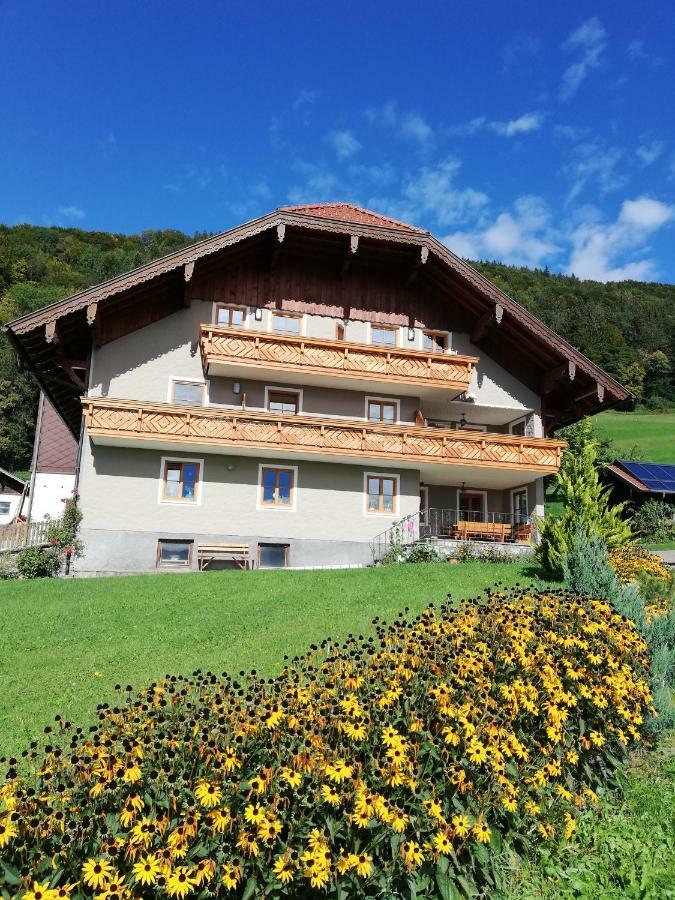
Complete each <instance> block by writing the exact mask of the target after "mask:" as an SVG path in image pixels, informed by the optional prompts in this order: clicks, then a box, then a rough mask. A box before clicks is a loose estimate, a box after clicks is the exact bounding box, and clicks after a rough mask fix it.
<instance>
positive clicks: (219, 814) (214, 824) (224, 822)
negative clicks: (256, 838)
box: [209, 809, 232, 834]
mask: <svg viewBox="0 0 675 900" xmlns="http://www.w3.org/2000/svg"><path fill="white" fill-rule="evenodd" d="M209 821H210V823H211V828H212V829H213V831H214V832H215V833H216V834H223V833H224V832H225V831H226V830H227V828H228V826H229V824H230V822H231V821H232V816H231V815H230V811H229V809H214V810H212V812H210V813H209Z"/></svg>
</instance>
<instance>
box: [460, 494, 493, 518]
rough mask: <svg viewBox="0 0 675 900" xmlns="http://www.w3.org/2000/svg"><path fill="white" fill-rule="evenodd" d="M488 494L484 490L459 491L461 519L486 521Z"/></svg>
mask: <svg viewBox="0 0 675 900" xmlns="http://www.w3.org/2000/svg"><path fill="white" fill-rule="evenodd" d="M486 501H487V494H486V493H485V492H484V491H461V490H460V491H457V505H458V508H459V519H460V521H464V522H484V521H485V511H486V510H485V507H486Z"/></svg>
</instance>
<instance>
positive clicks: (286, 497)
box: [260, 466, 296, 509]
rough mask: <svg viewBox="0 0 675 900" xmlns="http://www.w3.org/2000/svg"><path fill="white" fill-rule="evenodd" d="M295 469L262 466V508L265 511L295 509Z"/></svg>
mask: <svg viewBox="0 0 675 900" xmlns="http://www.w3.org/2000/svg"><path fill="white" fill-rule="evenodd" d="M295 473H296V469H295V467H294V468H292V469H284V468H281V467H280V466H260V506H261V507H262V508H264V509H293V507H294V504H295V496H294V495H295Z"/></svg>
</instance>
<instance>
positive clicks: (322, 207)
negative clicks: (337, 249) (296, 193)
mask: <svg viewBox="0 0 675 900" xmlns="http://www.w3.org/2000/svg"><path fill="white" fill-rule="evenodd" d="M279 209H281V210H288V211H289V212H299V213H305V214H306V215H308V216H320V217H321V218H324V219H339V220H340V221H341V222H358V223H359V224H360V225H377V226H380V227H381V228H402V229H403V230H404V231H415V232H417V233H418V234H429V232H428V231H424V230H423V229H422V228H417V227H416V226H415V225H409V224H408V223H407V222H399V220H398V219H391V218H390V217H389V216H383V215H381V214H380V213H376V212H373V211H372V210H370V209H363V207H361V206H355V205H354V204H353V203H303V204H301V205H299V206H280V207H279Z"/></svg>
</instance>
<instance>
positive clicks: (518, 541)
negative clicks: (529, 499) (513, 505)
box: [371, 507, 533, 562]
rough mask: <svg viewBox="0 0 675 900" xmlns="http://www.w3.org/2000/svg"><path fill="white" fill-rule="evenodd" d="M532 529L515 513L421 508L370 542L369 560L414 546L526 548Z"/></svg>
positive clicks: (530, 522) (375, 560)
mask: <svg viewBox="0 0 675 900" xmlns="http://www.w3.org/2000/svg"><path fill="white" fill-rule="evenodd" d="M532 535H533V527H532V520H531V517H530V516H525V515H522V514H519V513H502V512H486V513H483V512H469V511H467V510H465V509H441V508H435V507H434V508H430V509H423V510H420V511H419V512H416V513H414V514H413V515H411V516H406V518H404V519H401V520H400V521H399V522H395V523H394V525H392V526H391V527H390V528H388V529H386V531H383V532H382V533H381V534H378V535H377V536H376V537H374V538H373V540H372V541H371V550H372V554H373V561H374V562H379V561H380V560H381V559H383V558H384V557H385V556H386V555H387V554H388V553H390V552H391V551H394V552H396V551H398V550H402V551H405V550H407V549H409V548H410V547H412V546H413V545H414V544H420V543H423V544H432V545H433V544H437V545H439V549H441V548H442V549H449V547H451V546H453V545H454V544H455V542H456V543H465V542H471V543H473V542H489V543H492V544H509V545H520V546H523V547H524V546H529V544H530V543H531V541H532Z"/></svg>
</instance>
